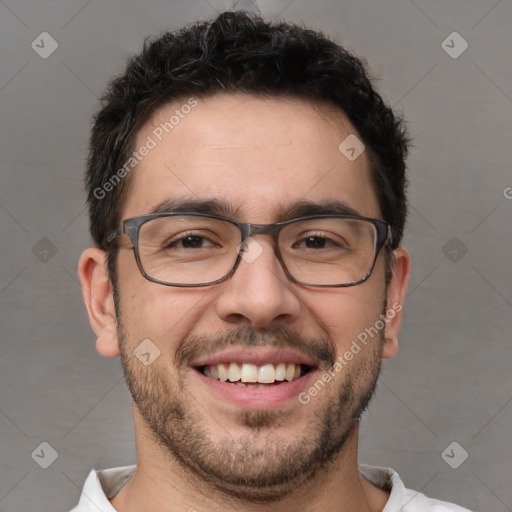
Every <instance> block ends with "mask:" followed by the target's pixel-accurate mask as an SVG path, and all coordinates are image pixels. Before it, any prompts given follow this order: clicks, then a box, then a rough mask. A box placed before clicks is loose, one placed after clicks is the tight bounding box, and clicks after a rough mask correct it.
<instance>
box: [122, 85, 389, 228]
mask: <svg viewBox="0 0 512 512" xmlns="http://www.w3.org/2000/svg"><path fill="white" fill-rule="evenodd" d="M347 137H349V139H347ZM354 137H358V135H357V131H356V130H355V128H354V127H353V126H352V125H351V123H350V122H349V120H348V119H347V117H346V116H345V115H344V114H343V112H342V111H341V110H340V109H338V108H336V107H334V106H329V105H327V104H315V103H312V102H309V101H304V100H297V99H291V98H281V97H275V98H270V99H269V98H261V97H256V96H252V95H245V94H218V95H215V96H211V97H207V98H205V99H198V98H194V99H189V98H186V99H184V100H182V101H178V102H173V103H172V104H168V105H166V106H164V107H162V108H160V109H159V110H158V111H156V112H155V113H154V115H153V116H152V117H151V118H150V119H149V121H148V122H147V123H146V124H145V125H144V126H143V127H142V128H141V129H140V130H139V132H138V134H137V137H136V141H135V150H136V151H137V150H139V149H140V148H143V147H147V148H150V149H149V150H147V151H139V153H140V154H139V157H138V159H139V162H138V164H137V166H136V168H135V169H134V171H133V174H132V179H133V182H132V186H131V187H130V189H129V193H128V197H127V199H126V201H125V204H124V207H123V214H122V217H123V218H126V217H131V216H137V215H144V214H146V213H149V212H151V211H153V210H154V209H155V207H156V206H157V205H160V204H162V203H165V202H166V201H173V200H180V199H183V198H187V199H192V200H211V199H217V200H221V201H222V202H223V203H224V204H227V205H230V207H231V210H232V213H233V216H235V217H237V218H238V220H243V221H247V222H275V221H276V220H278V219H277V216H278V215H279V212H282V211H283V209H286V208H290V207H293V205H294V204H297V203H299V202H304V201H306V202H308V203H321V202H327V201H338V202H342V203H344V204H345V205H347V206H348V207H349V208H351V209H352V210H354V211H355V212H357V213H359V214H361V215H365V216H368V217H380V209H379V207H378V203H377V199H376V195H375V192H374V189H373V186H372V182H371V178H370V169H369V158H368V155H367V152H366V151H363V152H362V153H361V154H360V155H359V156H357V158H355V159H354V158H353V156H354V153H355V152H358V151H359V150H360V149H361V147H362V146H357V143H358V142H357V141H358V139H359V137H358V139H355V138H354ZM344 141H348V143H347V142H344ZM340 144H341V150H340ZM347 146H348V150H349V151H348V153H347ZM351 148H354V151H352V149H351ZM142 153H144V156H141V155H142ZM355 154H356V155H357V153H355ZM347 156H349V157H351V158H348V157H347Z"/></svg>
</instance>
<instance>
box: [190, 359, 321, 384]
mask: <svg viewBox="0 0 512 512" xmlns="http://www.w3.org/2000/svg"><path fill="white" fill-rule="evenodd" d="M196 369H197V370H198V371H199V372H201V373H202V374H203V375H205V376H206V377H210V378H211V379H214V380H217V381H220V382H226V383H228V384H234V385H235V386H239V387H243V388H266V387H272V386H277V385H280V384H283V383H286V382H292V381H295V380H297V379H300V378H301V377H303V376H304V375H306V374H307V373H309V372H310V371H311V370H312V369H313V368H312V367H311V366H308V365H305V364H295V363H279V364H270V363H268V364H263V365H261V366H257V365H255V364H250V363H243V364H239V363H219V364H212V365H206V366H200V367H197V368H196Z"/></svg>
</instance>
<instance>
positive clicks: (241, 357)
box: [190, 348, 315, 367]
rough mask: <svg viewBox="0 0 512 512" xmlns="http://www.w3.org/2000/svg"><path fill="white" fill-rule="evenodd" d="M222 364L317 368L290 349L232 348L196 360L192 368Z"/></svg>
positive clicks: (304, 357)
mask: <svg viewBox="0 0 512 512" xmlns="http://www.w3.org/2000/svg"><path fill="white" fill-rule="evenodd" d="M221 363H238V364H243V363H248V364H254V365H256V366H262V365H264V364H279V363H294V364H303V365H306V366H315V363H314V361H313V360H312V359H310V358H309V357H307V356H305V355H304V354H301V353H299V352H295V351H294V350H289V349H265V348H239V349H234V348H230V349H227V350H223V351H220V352H216V353H215V354H211V355H209V356H205V357H202V358H199V359H196V360H194V361H192V362H191V364H190V366H196V367H197V366H210V365H215V364H221Z"/></svg>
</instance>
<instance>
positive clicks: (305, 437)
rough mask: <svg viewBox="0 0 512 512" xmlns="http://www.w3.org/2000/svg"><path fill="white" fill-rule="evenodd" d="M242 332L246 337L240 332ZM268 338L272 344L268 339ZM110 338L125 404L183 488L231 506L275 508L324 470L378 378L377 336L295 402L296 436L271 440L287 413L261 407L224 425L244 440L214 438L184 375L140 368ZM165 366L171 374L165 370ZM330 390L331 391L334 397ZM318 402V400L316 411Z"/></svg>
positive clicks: (125, 345)
mask: <svg viewBox="0 0 512 512" xmlns="http://www.w3.org/2000/svg"><path fill="white" fill-rule="evenodd" d="M118 319H119V315H118ZM278 331H280V329H278ZM236 332H238V330H236ZM242 332H245V333H247V329H242V330H241V331H240V333H242ZM282 332H283V333H286V336H288V339H291V338H290V336H295V337H297V336H298V334H296V333H291V332H290V331H288V330H286V329H284V330H283V331H282ZM275 334H276V333H274V336H273V337H272V339H276V338H275ZM118 336H119V341H120V346H121V359H122V363H123V370H124V375H125V378H126V381H127V383H128V387H129V390H130V393H131V396H132V399H133V401H134V403H135V405H136V407H137V409H138V411H139V413H140V415H141V416H142V418H143V419H144V421H145V423H146V424H147V427H148V429H149V430H150V432H151V434H152V436H153V439H154V441H155V442H156V443H157V444H158V445H159V446H160V447H161V449H162V450H163V452H164V453H165V454H166V455H167V456H168V457H169V459H170V461H171V463H172V462H174V461H175V462H176V463H178V465H179V466H181V468H182V469H184V470H185V474H187V475H188V476H189V478H190V482H191V483H193V485H194V486H195V487H202V488H203V491H204V492H210V494H211V492H212V490H215V492H217V493H219V492H220V493H222V494H223V495H225V496H226V497H227V498H231V499H233V500H234V501H235V502H236V501H243V502H246V503H247V502H252V503H255V504H260V503H272V502H276V501H278V500H280V499H282V498H284V497H285V496H287V495H289V494H290V493H292V492H293V491H294V490H296V489H297V488H299V487H300V486H301V485H303V484H304V482H305V481H307V480H310V479H313V478H315V477H316V476H318V475H319V474H321V473H322V472H327V471H328V470H329V467H330V466H331V464H332V463H333V462H334V461H335V460H336V458H337V456H338V455H339V454H340V452H341V451H342V449H343V447H344V445H345V443H346V441H347V439H348V438H349V437H350V436H351V435H352V434H353V433H354V430H355V429H356V428H357V425H358V422H359V419H360V417H361V415H362V414H363V412H364V411H365V409H366V407H367V406H368V404H369V402H370V400H371V398H372V396H373V393H374V391H375V387H376V383H377V379H378V376H379V373H380V365H381V356H380V348H381V345H382V338H383V336H382V334H380V335H379V337H378V339H377V337H376V338H375V339H374V340H372V345H368V346H365V348H364V350H365V351H368V352H371V353H370V354H366V357H359V356H358V357H357V358H354V359H353V360H352V361H351V362H350V364H349V365H347V366H346V367H344V368H343V369H342V370H341V372H338V374H337V375H336V377H335V378H334V379H333V381H332V382H330V383H329V384H328V385H327V388H326V389H323V390H322V391H320V392H319V393H318V395H317V397H315V398H314V399H312V400H311V402H310V404H307V405H300V404H299V402H297V405H296V407H309V406H310V405H311V406H313V407H314V411H313V413H312V414H310V417H311V419H310V421H309V423H308V425H307V426H306V427H305V428H304V429H303V431H302V432H301V437H300V438H295V439H290V438H289V436H287V437H283V436H282V435H279V434H278V433H277V432H276V427H281V426H283V425H286V423H287V422H290V421H293V415H289V416H286V417H285V416H284V415H283V413H282V411H279V410H263V409H262V410H252V411H248V410H246V411H240V412H239V413H237V415H236V417H234V418H233V419H232V421H233V422H234V423H233V424H235V425H237V429H241V428H243V430H244V431H245V432H247V434H246V435H243V436H242V435H237V436H234V435H230V433H228V432H226V431H225V430H223V429H222V428H219V429H218V430H220V431H221V432H222V435H221V436H217V437H215V435H214V434H213V433H211V432H210V431H209V430H208V428H207V427H206V426H205V425H206V424H207V423H206V422H205V418H204V416H205V414H206V412H205V410H204V409H203V408H202V407H200V405H199V404H198V402H197V400H196V399H195V398H194V396H193V394H192V393H191V391H190V389H188V388H187V382H188V381H187V380H185V379H184V378H183V376H184V374H185V372H184V371H179V370H178V371H176V367H173V366H172V365H170V364H169V366H167V367H164V366H163V365H162V363H161V361H158V359H157V360H156V361H154V362H153V363H152V364H151V365H150V366H144V365H143V364H141V362H140V361H139V360H138V359H137V358H136V357H135V356H134V355H133V347H134V346H135V345H134V344H133V342H131V340H129V339H128V338H127V336H126V334H125V332H124V330H123V328H122V325H121V323H119V329H118ZM286 336H285V337H286ZM232 339H244V336H243V335H242V334H240V335H238V336H237V335H235V336H233V338H232ZM203 341H204V342H205V343H206V342H208V340H203ZM305 343H309V342H308V341H302V342H301V343H299V346H302V345H304V344H305ZM317 343H326V340H318V341H317ZM373 344H374V345H373ZM210 346H211V345H210ZM328 354H329V355H328ZM325 358H326V359H327V358H333V360H332V361H331V364H330V365H326V366H325V368H329V367H332V364H334V354H333V353H332V352H330V351H329V350H327V349H326V352H325ZM159 359H160V358H159ZM157 363H160V364H157ZM169 367H171V369H172V370H174V371H172V372H171V371H169ZM189 371H190V370H189ZM319 378H321V375H319ZM332 386H336V388H335V391H333V389H332ZM325 397H328V398H327V399H326V398H325ZM319 400H323V401H324V403H323V405H320V402H319ZM213 421H215V418H213ZM224 434H225V435H224Z"/></svg>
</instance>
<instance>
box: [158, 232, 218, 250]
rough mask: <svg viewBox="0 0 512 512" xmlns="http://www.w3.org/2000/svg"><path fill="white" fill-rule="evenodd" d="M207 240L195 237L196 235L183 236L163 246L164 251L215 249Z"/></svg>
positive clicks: (202, 237)
mask: <svg viewBox="0 0 512 512" xmlns="http://www.w3.org/2000/svg"><path fill="white" fill-rule="evenodd" d="M216 246H217V245H216V244H214V243H213V242H212V241H211V240H209V239H208V238H206V237H204V236H201V235H196V234H185V235H182V236H180V237H179V238H174V239H173V240H170V241H169V242H167V243H166V244H165V249H172V248H178V249H201V248H203V247H216Z"/></svg>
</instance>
